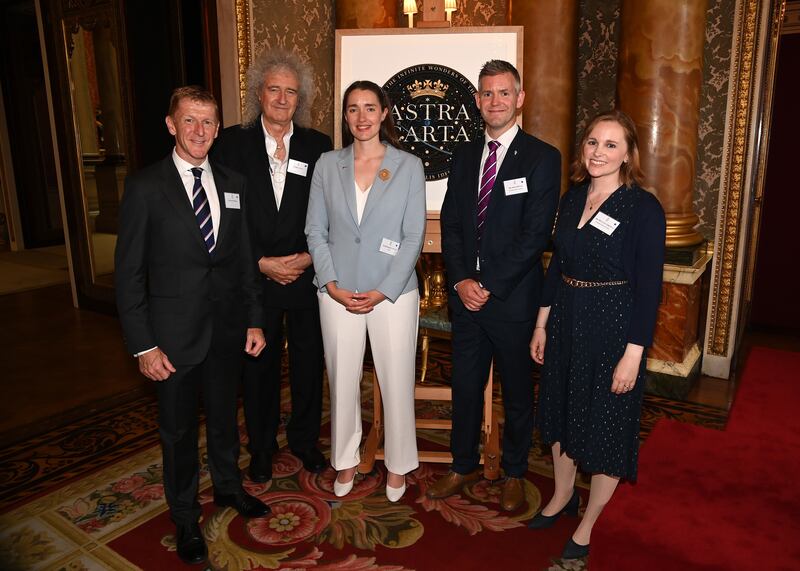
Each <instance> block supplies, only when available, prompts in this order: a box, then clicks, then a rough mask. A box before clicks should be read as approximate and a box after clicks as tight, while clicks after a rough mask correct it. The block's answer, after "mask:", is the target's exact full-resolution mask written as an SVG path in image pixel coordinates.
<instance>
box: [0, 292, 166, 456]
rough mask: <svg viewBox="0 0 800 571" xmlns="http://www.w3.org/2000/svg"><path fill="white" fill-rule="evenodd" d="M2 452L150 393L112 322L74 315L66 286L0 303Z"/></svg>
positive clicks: (2, 298) (5, 298)
mask: <svg viewBox="0 0 800 571" xmlns="http://www.w3.org/2000/svg"><path fill="white" fill-rule="evenodd" d="M0 315H2V323H3V326H2V327H0V371H2V372H1V373H0V374H2V381H0V385H1V386H2V389H3V391H2V401H0V446H5V445H8V444H10V443H14V442H19V441H21V440H24V439H25V438H27V437H29V436H32V435H34V434H39V433H41V432H44V431H47V430H50V429H52V428H54V427H56V426H59V425H61V424H64V423H67V422H70V421H71V420H75V419H77V418H80V417H82V416H85V415H86V414H87V413H89V412H92V411H95V410H98V409H102V408H104V407H108V406H111V405H113V404H118V403H120V402H122V401H125V400H128V399H131V398H134V397H137V396H141V395H142V394H147V393H149V392H153V387H152V385H151V383H150V382H149V381H147V380H146V379H145V378H144V377H142V376H141V375H140V374H139V372H138V369H137V365H136V362H135V360H134V359H133V358H132V357H131V356H130V355H128V354H127V353H126V352H125V348H124V346H123V343H122V333H121V331H120V327H119V322H118V321H117V319H116V318H115V317H112V316H108V315H102V314H99V313H94V312H91V311H80V310H77V309H74V308H73V307H72V299H71V296H70V290H69V286H68V285H59V286H53V287H46V288H41V289H35V290H31V291H25V292H22V293H14V294H7V295H2V296H0Z"/></svg>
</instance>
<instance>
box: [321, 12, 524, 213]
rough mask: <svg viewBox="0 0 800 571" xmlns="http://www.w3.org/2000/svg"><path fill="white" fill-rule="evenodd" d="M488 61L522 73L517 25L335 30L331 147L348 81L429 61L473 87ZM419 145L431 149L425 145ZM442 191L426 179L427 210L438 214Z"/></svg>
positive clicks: (384, 77)
mask: <svg viewBox="0 0 800 571" xmlns="http://www.w3.org/2000/svg"><path fill="white" fill-rule="evenodd" d="M491 59H502V60H505V61H508V62H510V63H512V64H513V65H514V66H515V67H516V68H517V69H518V70H520V73H522V27H521V26H503V27H493V28H489V27H482V28H418V29H408V28H392V29H378V30H336V70H335V96H334V135H335V145H336V147H337V148H339V147H341V144H342V140H341V123H342V95H343V94H344V91H345V89H347V86H348V85H350V84H351V83H352V82H353V81H356V80H362V79H368V80H371V81H374V82H375V83H377V84H378V85H381V86H383V85H384V84H385V83H386V82H387V81H389V80H390V79H391V78H393V77H395V76H396V75H397V74H398V73H399V72H401V71H403V70H405V69H407V68H411V67H414V66H418V65H422V64H434V65H440V66H446V67H447V68H450V69H451V70H455V71H456V72H458V73H459V74H461V75H462V76H464V77H465V78H466V79H468V80H469V81H470V82H471V83H472V86H474V87H475V89H477V86H478V73H479V72H480V69H481V67H482V66H483V64H484V63H485V62H486V61H488V60H491ZM434 99H435V97H434ZM452 116H453V117H454V118H456V116H457V110H456V109H453V112H452ZM462 140H463V138H462ZM423 144H426V145H427V146H428V147H430V148H431V149H433V147H432V146H431V145H430V144H427V143H423ZM423 162H424V159H423ZM426 172H427V171H426ZM446 189H447V179H446V178H441V179H439V180H428V182H427V183H426V194H427V209H428V210H429V211H434V212H438V211H439V210H440V209H441V206H442V201H443V199H444V193H445V190H446Z"/></svg>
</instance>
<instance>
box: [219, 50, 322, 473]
mask: <svg viewBox="0 0 800 571" xmlns="http://www.w3.org/2000/svg"><path fill="white" fill-rule="evenodd" d="M313 90H314V83H313V79H312V75H311V71H310V69H309V66H308V65H306V64H305V63H304V62H303V61H302V60H301V59H300V58H299V57H298V56H297V55H295V54H293V53H288V52H285V51H270V52H267V53H265V54H263V55H261V56H260V57H259V58H258V59H256V60H255V61H254V62H253V64H252V65H251V66H250V68H249V69H248V90H247V97H246V101H245V112H244V117H243V124H242V125H237V126H234V127H229V128H227V129H225V130H224V131H223V132H222V133H221V134H220V137H219V141H218V142H217V144H216V145H215V146H214V151H213V156H214V158H215V159H216V160H218V161H219V162H220V163H222V164H224V165H225V166H228V167H230V168H232V169H234V170H236V171H238V172H240V173H241V174H243V175H244V176H245V177H246V179H247V188H248V198H249V201H250V204H249V208H248V211H247V214H248V222H249V224H250V235H251V237H252V242H253V254H254V255H255V257H256V259H257V261H258V266H259V269H260V270H261V285H262V294H263V296H262V298H263V304H264V333H265V335H266V338H267V348H266V350H265V351H264V352H263V353H262V354H261V355H260V356H259V357H255V358H248V360H247V362H246V363H245V369H244V374H243V382H244V411H245V420H246V422H247V432H248V435H249V437H250V444H249V449H250V454H251V459H250V468H249V470H248V472H249V476H250V479H251V480H253V481H256V482H266V481H268V480H270V479H271V478H272V455H273V453H274V452H275V451H276V450H277V449H278V445H277V433H278V425H279V421H280V381H281V353H282V350H283V346H284V322H285V327H286V338H287V339H288V346H289V380H290V387H291V397H292V414H291V419H290V420H289V423H288V426H287V428H286V433H287V438H288V441H289V448H290V449H291V451H292V453H293V454H294V455H295V456H297V457H298V458H299V459H300V460H301V461H302V462H303V466H304V467H305V469H306V470H309V471H311V472H321V471H322V470H323V469H324V468H325V466H326V465H327V462H326V461H325V457H324V456H323V455H322V453H321V452H320V451H319V449H318V448H317V441H318V439H319V431H320V422H321V416H322V370H323V360H322V336H321V333H320V325H319V306H318V303H317V297H316V287H315V286H314V284H313V283H312V279H313V277H314V268H313V266H312V265H311V256H310V255H309V254H308V245H307V244H306V237H305V233H304V228H305V220H306V208H307V206H308V194H309V187H310V184H311V175H312V174H313V172H314V165H315V164H316V162H317V159H318V158H319V156H320V155H321V154H322V153H324V152H326V151H329V150H331V149H332V148H333V145H332V144H331V139H330V137H328V136H327V135H325V134H323V133H320V132H319V131H315V130H314V129H311V128H309V127H307V125H308V122H309V121H310V116H311V113H310V110H311V103H312V102H313V95H314V91H313Z"/></svg>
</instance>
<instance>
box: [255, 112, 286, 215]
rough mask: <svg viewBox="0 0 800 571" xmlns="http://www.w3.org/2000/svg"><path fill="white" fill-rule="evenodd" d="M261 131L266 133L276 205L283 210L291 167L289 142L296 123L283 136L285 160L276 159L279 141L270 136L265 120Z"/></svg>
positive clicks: (265, 138)
mask: <svg viewBox="0 0 800 571" xmlns="http://www.w3.org/2000/svg"><path fill="white" fill-rule="evenodd" d="M261 129H262V130H263V131H264V145H265V146H266V149H267V159H268V160H269V175H270V178H272V191H273V192H274V193H275V204H276V205H277V206H278V210H280V208H281V200H282V199H283V187H284V185H285V184H286V169H287V167H288V166H289V142H290V141H291V138H292V133H294V122H292V123H290V124H289V131H288V132H287V133H286V134H285V135H284V136H283V148H284V151H285V152H284V155H283V160H282V161H279V160H278V159H276V158H275V152H276V151H277V150H278V141H276V140H275V137H273V136H272V135H270V134H269V131H267V128H266V127H265V126H264V118H263V117H262V118H261Z"/></svg>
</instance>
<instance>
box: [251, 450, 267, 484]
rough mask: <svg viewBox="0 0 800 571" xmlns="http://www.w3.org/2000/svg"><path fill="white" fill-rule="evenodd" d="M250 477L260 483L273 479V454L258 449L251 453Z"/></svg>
mask: <svg viewBox="0 0 800 571" xmlns="http://www.w3.org/2000/svg"><path fill="white" fill-rule="evenodd" d="M247 474H248V475H249V476H250V479H251V480H253V481H254V482H258V483H259V484H263V483H264V482H269V481H270V480H271V479H272V454H270V453H269V452H262V451H260V450H259V451H256V452H253V453H252V454H251V455H250V468H248V470H247Z"/></svg>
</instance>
